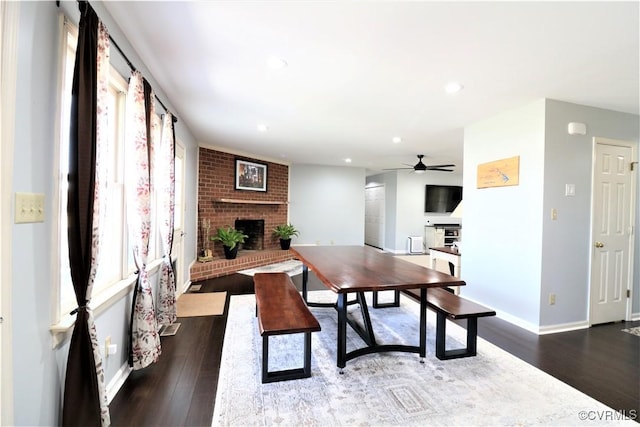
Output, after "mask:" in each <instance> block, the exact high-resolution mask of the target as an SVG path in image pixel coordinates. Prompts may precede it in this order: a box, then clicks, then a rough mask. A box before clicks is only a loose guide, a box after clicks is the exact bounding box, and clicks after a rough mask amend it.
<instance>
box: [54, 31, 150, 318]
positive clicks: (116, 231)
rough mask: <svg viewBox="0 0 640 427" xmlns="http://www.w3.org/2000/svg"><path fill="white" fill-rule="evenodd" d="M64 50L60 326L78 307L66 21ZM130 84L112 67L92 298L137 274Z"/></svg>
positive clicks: (71, 40) (72, 41) (71, 41)
mask: <svg viewBox="0 0 640 427" xmlns="http://www.w3.org/2000/svg"><path fill="white" fill-rule="evenodd" d="M63 32H64V37H63V39H64V48H63V49H62V51H63V60H62V61H61V68H62V69H61V76H62V81H61V84H60V117H59V123H60V127H59V129H60V131H59V138H60V139H59V141H58V147H57V148H58V152H59V158H58V161H57V165H56V167H57V169H58V174H57V176H58V182H57V189H58V191H57V194H58V195H59V198H58V200H57V202H58V209H57V213H58V217H59V219H58V222H57V223H58V224H59V227H58V233H57V242H56V247H57V249H58V250H59V254H58V255H59V256H58V259H59V260H60V262H59V265H58V268H59V274H58V276H59V286H58V302H57V307H58V310H59V315H58V319H57V320H58V321H60V320H61V318H62V316H64V315H66V314H67V313H69V312H70V311H71V310H72V309H73V308H75V307H76V300H75V294H74V290H73V284H72V281H71V274H70V267H69V248H68V242H67V190H68V181H67V175H68V171H69V162H68V160H69V159H68V158H69V127H70V112H71V89H72V84H73V70H74V62H75V54H76V46H77V37H78V35H77V29H76V28H75V27H74V26H73V25H72V24H70V23H69V22H67V21H66V19H65V20H64V24H63ZM126 93H127V82H126V81H125V79H124V78H123V77H122V76H121V75H120V74H119V73H118V72H117V70H115V69H114V68H113V67H111V72H110V79H109V90H108V95H109V101H108V102H109V103H108V129H109V147H108V162H109V168H108V169H109V172H108V177H107V181H106V182H107V185H106V187H107V188H106V195H105V197H107V203H106V212H105V218H104V222H103V223H102V224H101V226H100V227H101V229H102V230H103V233H102V238H101V241H100V256H99V258H100V259H99V265H98V271H97V272H96V278H95V282H94V288H93V297H94V299H95V297H96V295H98V294H100V293H101V292H103V291H105V290H107V289H108V288H110V287H111V286H113V285H115V284H118V283H122V281H123V280H124V279H126V278H128V277H129V276H131V275H132V274H133V273H134V271H135V270H136V266H135V263H134V261H133V255H132V250H131V247H130V243H129V241H128V240H129V239H128V238H127V234H128V231H127V216H126V199H125V194H126V193H125V188H126V176H125V173H124V123H125V120H124V119H125V106H126ZM154 122H155V124H156V126H155V129H154V131H155V132H156V136H157V138H156V141H159V140H160V134H161V131H162V126H161V119H160V117H158V116H157V115H156V116H155V117H154ZM156 199H157V198H156V197H155V191H154V193H153V194H152V206H151V211H152V221H151V222H152V233H151V240H150V243H149V258H148V261H149V262H152V261H153V260H155V259H156V258H158V257H160V256H161V250H160V247H159V245H160V239H159V238H158V231H157V222H158V221H157V220H156V218H155V212H157V209H156Z"/></svg>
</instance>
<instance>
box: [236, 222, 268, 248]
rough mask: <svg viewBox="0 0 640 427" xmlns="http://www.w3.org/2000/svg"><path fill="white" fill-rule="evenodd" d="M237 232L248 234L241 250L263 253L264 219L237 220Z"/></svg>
mask: <svg viewBox="0 0 640 427" xmlns="http://www.w3.org/2000/svg"><path fill="white" fill-rule="evenodd" d="M235 227H236V230H238V231H240V232H242V233H244V234H246V235H247V236H249V237H247V238H246V239H244V243H243V244H242V246H241V249H246V250H254V251H261V250H263V249H264V219H236V223H235Z"/></svg>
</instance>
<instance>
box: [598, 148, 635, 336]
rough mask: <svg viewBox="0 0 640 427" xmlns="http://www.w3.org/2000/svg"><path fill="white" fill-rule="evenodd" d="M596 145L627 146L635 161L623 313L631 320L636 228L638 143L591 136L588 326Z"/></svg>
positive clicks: (632, 159) (630, 202) (631, 186)
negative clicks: (625, 298)
mask: <svg viewBox="0 0 640 427" xmlns="http://www.w3.org/2000/svg"><path fill="white" fill-rule="evenodd" d="M598 145H617V146H620V147H627V148H630V149H631V162H632V163H633V162H636V163H635V168H634V171H633V172H635V176H633V172H632V176H631V185H630V190H629V192H630V200H629V209H630V210H631V212H630V215H629V226H630V227H631V232H630V235H629V248H628V255H629V261H628V272H627V275H628V278H627V289H628V290H629V293H630V295H629V297H628V298H627V308H626V313H625V320H627V321H630V320H631V316H632V310H633V277H634V276H633V274H634V267H635V265H634V259H635V258H634V248H635V239H636V230H635V224H636V215H637V211H636V205H637V201H636V191H637V190H636V182H637V174H638V169H639V167H638V163H637V161H638V143H637V142H633V141H627V140H620V139H612V138H604V137H594V138H593V147H592V166H591V212H590V222H589V226H590V229H589V292H588V301H589V306H588V313H589V315H588V321H589V326H592V319H593V316H592V304H591V296H592V292H593V280H592V274H593V270H592V267H593V261H594V251H593V247H592V245H593V241H594V237H593V226H594V224H593V221H594V209H595V206H594V204H595V191H596V190H595V184H596V161H597V158H596V147H597V146H598Z"/></svg>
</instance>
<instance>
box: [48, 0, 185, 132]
mask: <svg viewBox="0 0 640 427" xmlns="http://www.w3.org/2000/svg"><path fill="white" fill-rule="evenodd" d="M83 4H84V5H88V6H91V5H90V4H89V2H88V1H86V0H78V8H79V9H80V13H82V7H83ZM56 6H58V7H60V2H59V1H56ZM109 40H111V43H113V45H114V46H115V47H116V49H117V50H118V52H120V56H122V58H123V59H124V60H125V61H126V62H127V65H129V68H130V69H131V71H136V67H135V66H134V65H133V63H132V62H131V60H129V58H128V57H127V55H125V53H124V52H123V51H122V49H120V46H118V43H116V41H115V40H114V39H113V37H111V34H109ZM154 96H155V98H156V100H157V101H158V102H159V103H160V105H162V108H164V111H165V113H166V112H167V111H169V110H168V109H167V107H165V105H164V103H163V102H162V100H161V99H160V98H158V95H156V94H155V93H154ZM172 116H173V123H177V122H178V118H177V117H176V115H175V114H173V113H172Z"/></svg>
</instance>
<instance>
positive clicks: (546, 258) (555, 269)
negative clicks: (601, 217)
mask: <svg viewBox="0 0 640 427" xmlns="http://www.w3.org/2000/svg"><path fill="white" fill-rule="evenodd" d="M570 122H581V123H585V124H586V125H587V134H586V135H569V134H568V132H567V125H568V123H570ZM639 129H640V123H639V120H638V116H637V115H633V114H625V113H620V112H616V111H610V110H604V109H600V108H593V107H587V106H583V105H576V104H570V103H567V102H561V101H555V100H547V101H546V112H545V138H546V144H545V166H544V171H545V177H544V208H543V215H542V218H543V227H544V232H543V246H542V248H543V259H542V281H541V307H540V325H541V326H548V325H557V324H567V323H573V322H580V321H584V322H586V321H587V319H588V307H589V287H588V285H587V284H588V283H589V278H590V266H589V257H590V256H591V252H592V248H593V245H592V244H591V240H590V235H591V225H590V219H591V179H592V153H593V138H594V137H607V138H614V139H622V140H627V141H636V143H637V141H638V132H639ZM637 177H638V174H636V178H637ZM565 184H575V186H576V195H575V196H574V197H567V196H565ZM637 201H638V199H636V202H637ZM551 208H556V209H557V212H558V219H557V220H556V221H552V220H551V216H550V211H551ZM638 211H639V212H638V214H640V209H638ZM639 217H640V215H636V225H635V229H636V230H638V226H639V224H640V223H639V221H640V218H639ZM638 240H640V239H639V238H638V237H637V235H636V248H637V247H638V246H637V245H638ZM639 255H640V252H638V251H637V250H636V252H635V258H636V263H635V285H634V295H635V296H636V298H635V304H634V307H633V312H634V313H638V312H639V311H640V307H639V306H638V302H639V301H640V287H639V280H638V279H639V277H640V271H639V270H640V265H639V263H638V261H637V260H638V259H639V258H640V256H639ZM550 293H555V294H556V304H555V305H553V306H551V305H549V304H548V298H549V294H550Z"/></svg>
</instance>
